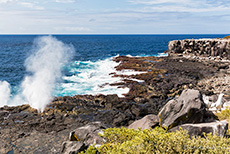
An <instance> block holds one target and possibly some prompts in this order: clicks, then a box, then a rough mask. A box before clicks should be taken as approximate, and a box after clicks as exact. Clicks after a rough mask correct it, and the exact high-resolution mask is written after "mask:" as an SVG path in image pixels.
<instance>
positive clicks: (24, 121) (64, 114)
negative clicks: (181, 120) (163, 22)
mask: <svg viewBox="0 0 230 154" xmlns="http://www.w3.org/2000/svg"><path fill="white" fill-rule="evenodd" d="M114 61H117V62H120V65H118V66H117V67H116V69H117V70H126V69H133V70H135V71H141V72H147V73H143V74H136V75H124V76H122V75H120V74H113V75H114V76H118V77H123V78H124V77H125V79H124V81H123V82H122V83H117V84H115V86H121V87H128V88H130V91H129V93H128V94H126V95H125V97H124V98H119V97H118V96H117V95H107V96H106V95H97V96H92V95H76V96H73V97H70V96H65V97H56V98H55V99H54V100H53V102H52V103H51V104H49V105H48V106H47V107H46V109H45V110H44V112H43V113H37V111H36V110H35V109H32V108H30V107H29V106H28V105H22V106H17V107H7V106H5V107H2V108H0V115H1V116H0V138H1V140H3V142H2V143H1V144H0V145H2V146H1V147H4V149H5V151H7V150H8V151H10V150H12V149H14V151H15V152H16V153H17V152H18V153H20V151H21V152H24V153H27V152H29V151H30V152H36V150H38V149H40V150H41V151H43V152H45V151H46V152H47V151H50V147H52V148H53V150H54V151H57V152H58V151H60V149H61V147H62V142H64V141H66V138H67V136H68V135H69V132H71V131H72V130H74V129H76V128H79V127H81V126H84V125H87V124H90V123H92V122H95V121H100V122H101V123H103V124H105V125H106V126H107V127H121V126H128V125H130V124H131V123H133V122H134V121H135V120H139V119H141V118H142V117H144V116H146V115H149V114H155V115H157V114H158V112H159V111H160V110H161V109H162V108H163V106H164V105H165V104H166V103H167V102H168V101H169V100H170V99H173V98H177V97H178V96H179V95H180V94H181V93H182V91H183V90H185V89H188V88H190V89H196V90H199V91H200V92H201V93H202V94H205V95H207V96H210V97H211V96H212V97H213V100H214V101H215V100H216V99H217V94H219V93H225V94H226V95H230V93H229V92H230V90H227V89H226V88H228V84H225V85H224V84H223V85H220V83H221V82H222V80H223V79H225V78H226V77H229V78H230V74H229V73H228V71H229V67H228V66H229V65H230V63H229V62H226V61H218V62H216V61H213V60H203V59H202V60H201V59H197V58H194V57H190V58H188V57H183V56H181V55H177V56H175V55H174V56H167V57H126V56H119V57H115V58H114ZM129 78H132V79H136V80H143V81H144V82H137V81H133V80H131V79H129ZM210 83H212V84H210ZM210 86H211V87H210ZM218 88H219V89H218ZM224 90H226V91H224ZM225 101H226V102H227V101H229V97H227V98H225ZM35 136H36V137H35ZM34 138H36V139H37V142H38V143H36V144H31V143H32V141H34ZM41 138H42V139H41ZM9 143H10V144H9ZM15 147H16V148H15ZM25 147H26V148H25ZM4 149H3V150H4ZM1 150H2V149H1ZM54 151H52V152H54Z"/></svg>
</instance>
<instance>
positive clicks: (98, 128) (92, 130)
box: [70, 122, 107, 146]
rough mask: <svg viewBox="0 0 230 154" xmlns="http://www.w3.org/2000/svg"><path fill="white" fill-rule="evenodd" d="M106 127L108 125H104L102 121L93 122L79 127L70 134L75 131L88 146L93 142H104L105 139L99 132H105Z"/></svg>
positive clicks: (79, 138) (78, 137)
mask: <svg viewBox="0 0 230 154" xmlns="http://www.w3.org/2000/svg"><path fill="white" fill-rule="evenodd" d="M106 128H107V127H106V126H103V125H102V124H101V123H100V122H93V123H91V124H88V125H85V126H83V127H80V128H77V129H76V130H74V131H73V132H71V133H70V135H71V134H73V133H74V134H75V135H76V137H77V139H78V140H79V141H82V142H84V143H85V145H86V146H89V145H93V144H102V143H104V141H105V140H104V139H103V138H102V137H100V136H99V135H98V134H99V133H103V129H106ZM70 140H71V138H70Z"/></svg>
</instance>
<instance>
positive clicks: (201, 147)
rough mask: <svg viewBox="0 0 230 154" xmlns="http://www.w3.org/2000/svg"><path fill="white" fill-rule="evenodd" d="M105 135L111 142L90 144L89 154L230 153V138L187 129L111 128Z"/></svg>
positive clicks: (87, 152) (105, 131)
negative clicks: (192, 133)
mask: <svg viewBox="0 0 230 154" xmlns="http://www.w3.org/2000/svg"><path fill="white" fill-rule="evenodd" d="M102 136H103V137H104V138H106V139H107V143H105V144H103V145H102V146H100V147H98V148H94V147H89V148H88V149H87V150H86V151H85V153H86V154H89V153H100V154H120V153H127V154H152V153H156V154H166V153H218V154H221V153H230V139H228V138H222V137H219V136H215V135H211V134H206V135H205V137H203V138H201V137H190V136H189V135H188V134H187V132H186V131H185V130H180V131H177V132H166V130H164V129H162V128H159V127H157V128H155V129H146V130H133V129H128V128H109V129H106V130H104V134H103V135H102ZM82 154H83V153H82Z"/></svg>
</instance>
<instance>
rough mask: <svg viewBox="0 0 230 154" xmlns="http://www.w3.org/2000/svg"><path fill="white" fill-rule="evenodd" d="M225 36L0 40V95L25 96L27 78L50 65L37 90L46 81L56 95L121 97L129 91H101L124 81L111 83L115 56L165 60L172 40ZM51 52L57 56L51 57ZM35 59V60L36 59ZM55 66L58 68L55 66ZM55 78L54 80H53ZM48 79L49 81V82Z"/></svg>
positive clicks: (11, 37)
mask: <svg viewBox="0 0 230 154" xmlns="http://www.w3.org/2000/svg"><path fill="white" fill-rule="evenodd" d="M224 36H226V35H53V36H49V37H50V38H52V39H55V40H52V39H51V40H49V39H44V38H43V37H44V35H43V36H42V35H40V36H39V35H0V81H1V84H0V99H1V95H5V94H4V93H5V91H6V89H10V92H9V95H10V97H11V98H12V97H14V96H16V95H18V94H19V93H23V88H25V83H24V82H25V80H26V79H27V77H31V76H35V75H34V74H36V72H37V70H43V69H40V67H42V68H46V65H47V67H48V66H49V69H47V70H48V72H47V70H46V71H44V72H45V73H43V74H46V75H47V74H48V75H49V76H47V77H45V76H43V75H41V76H36V77H34V78H36V79H40V80H41V79H42V80H41V81H39V83H37V85H36V86H38V87H39V86H42V85H44V82H45V83H47V84H50V83H52V84H54V85H52V86H51V85H50V87H49V88H48V89H51V92H50V94H51V95H52V96H74V95H77V94H93V95H96V94H118V95H119V96H122V94H123V93H126V92H128V89H122V88H120V89H119V88H117V87H114V86H112V87H111V86H108V85H106V86H102V85H105V84H107V83H114V82H119V81H120V80H121V79H119V78H112V77H111V75H110V73H112V72H114V71H115V66H117V65H118V63H115V62H113V61H112V58H113V57H115V56H118V55H126V56H127V55H128V56H163V55H164V54H163V53H164V51H165V50H167V49H168V42H169V41H171V40H179V39H192V38H193V39H198V38H217V37H218V38H222V37H224ZM41 38H42V39H43V40H42V41H40V43H39V41H38V40H39V39H41ZM69 50H71V51H69ZM51 51H53V53H52V54H49V53H51ZM36 52H44V53H42V54H43V55H42V56H43V58H39V54H37V53H36ZM55 52H57V53H62V54H63V55H60V54H56V53H55ZM68 52H71V53H68ZM31 55H33V56H32V57H33V58H32V60H31ZM67 55H69V57H68V58H66V59H64V60H63V59H62V57H63V56H67ZM36 56H37V57H36ZM52 56H54V57H56V56H57V57H58V56H59V59H58V58H53V59H49V58H50V57H52ZM60 56H61V57H60ZM28 57H30V58H29V59H30V60H28ZM40 57H41V55H40ZM46 57H47V58H48V59H47V58H46ZM39 59H40V61H39ZM56 59H58V60H56ZM55 60H56V61H55ZM28 61H29V62H28ZM47 61H49V63H47ZM52 61H54V62H53V64H55V67H56V68H54V66H53V65H52ZM34 63H36V66H34V65H35V64H34ZM58 63H60V67H61V68H60V71H61V74H59V73H58V72H59V68H57V67H58V66H59V64H58ZM57 65H58V66H57ZM53 68H54V69H53ZM40 72H42V71H40ZM50 72H51V73H50ZM123 73H127V72H123ZM129 73H132V71H130V72H129ZM133 73H135V72H133ZM37 74H39V73H37ZM52 75H54V76H56V77H55V78H53V79H52V77H51V78H50V76H52ZM34 78H33V79H34ZM43 78H44V79H43ZM46 79H47V80H48V81H45V80H46ZM51 79H52V80H51ZM28 80H29V79H28ZM31 80H32V79H31ZM49 80H50V81H49ZM36 81H37V80H36ZM42 82H43V83H42ZM6 83H7V84H6ZM27 83H30V82H27ZM31 83H32V81H31ZM1 85H2V86H3V87H4V85H5V88H1ZM6 87H7V88H6ZM33 87H34V86H33ZM44 89H47V88H44ZM29 91H31V90H29ZM35 92H36V90H35ZM1 93H2V94H1ZM31 95H33V94H31ZM41 97H42V96H41ZM2 99H3V98H2ZM4 99H5V98H4Z"/></svg>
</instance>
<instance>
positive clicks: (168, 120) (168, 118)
mask: <svg viewBox="0 0 230 154" xmlns="http://www.w3.org/2000/svg"><path fill="white" fill-rule="evenodd" d="M204 113H205V104H204V102H203V100H202V98H201V94H200V92H199V91H198V90H192V89H186V90H184V91H183V92H182V94H181V95H180V97H179V98H176V99H173V100H170V101H169V102H168V103H167V104H166V105H165V106H164V107H163V108H162V110H161V111H160V113H159V114H158V116H159V122H160V125H161V126H162V127H166V128H169V129H170V128H172V127H175V126H178V125H181V124H185V123H201V122H203V121H204V119H203V118H204Z"/></svg>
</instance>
